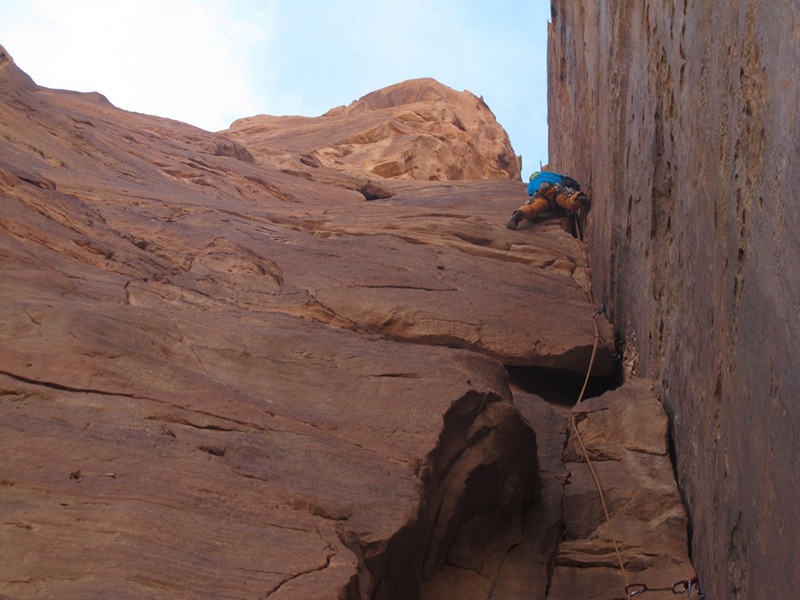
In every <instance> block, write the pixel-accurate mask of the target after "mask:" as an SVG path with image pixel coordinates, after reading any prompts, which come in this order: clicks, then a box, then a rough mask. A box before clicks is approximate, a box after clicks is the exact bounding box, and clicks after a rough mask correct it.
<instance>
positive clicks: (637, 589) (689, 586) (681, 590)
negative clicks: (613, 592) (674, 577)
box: [625, 577, 705, 600]
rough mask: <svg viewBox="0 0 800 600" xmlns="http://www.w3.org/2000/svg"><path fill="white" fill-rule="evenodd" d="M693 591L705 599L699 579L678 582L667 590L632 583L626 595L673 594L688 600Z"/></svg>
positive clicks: (627, 588)
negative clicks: (646, 593) (647, 593)
mask: <svg viewBox="0 0 800 600" xmlns="http://www.w3.org/2000/svg"><path fill="white" fill-rule="evenodd" d="M692 590H697V595H698V597H699V598H701V600H702V599H703V598H705V596H704V595H703V592H702V591H700V585H699V584H698V582H697V577H693V578H692V579H687V580H686V581H676V582H675V583H673V584H672V587H666V588H651V587H647V585H646V584H644V583H631V584H628V585H626V586H625V593H626V594H627V595H628V597H629V598H633V597H634V596H638V595H639V594H644V593H645V592H672V593H673V594H681V595H683V596H686V597H687V598H688V597H689V596H690V595H691V594H692Z"/></svg>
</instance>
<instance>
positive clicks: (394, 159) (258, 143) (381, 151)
mask: <svg viewBox="0 0 800 600" xmlns="http://www.w3.org/2000/svg"><path fill="white" fill-rule="evenodd" d="M225 133H226V134H227V135H228V136H230V137H231V138H232V139H234V140H237V141H239V142H242V143H243V144H245V145H246V146H247V147H248V148H251V149H254V150H255V151H256V155H257V156H258V157H259V160H260V161H261V162H262V163H264V164H270V163H272V164H275V163H276V161H280V160H281V159H282V160H283V161H284V162H285V161H286V160H287V159H286V156H285V154H284V152H285V151H290V152H295V153H297V152H299V153H303V154H305V155H306V156H307V158H306V162H310V161H319V164H322V165H325V166H327V167H331V168H334V169H336V170H338V171H347V172H350V173H356V174H359V175H360V174H362V173H366V174H368V176H369V177H378V178H389V179H416V180H435V181H460V180H483V179H510V180H513V181H519V179H520V168H521V162H520V159H519V157H518V156H517V155H516V154H515V153H514V150H513V148H512V147H511V143H510V141H509V139H508V134H506V132H505V130H504V129H503V128H502V127H501V126H500V125H499V124H498V123H497V121H496V120H495V117H494V115H493V114H492V111H491V110H490V109H489V107H488V106H486V104H485V103H484V102H483V99H482V98H478V97H476V96H475V95H473V94H472V93H470V92H468V91H464V92H456V91H455V90H453V89H451V88H449V87H447V86H444V85H442V84H440V83H439V82H437V81H436V80H434V79H415V80H411V81H406V82H403V83H399V84H396V85H393V86H390V87H388V88H384V89H382V90H378V91H376V92H372V93H371V94H367V95H366V96H364V97H363V98H361V99H360V100H357V101H355V102H353V103H352V104H350V105H349V106H346V107H345V106H342V107H339V108H335V109H332V110H330V111H328V112H327V113H326V114H325V115H323V116H322V117H316V118H309V117H271V116H265V115H259V116H256V117H248V118H245V119H240V120H238V121H236V122H234V123H233V125H232V126H231V128H230V130H228V131H227V132H225Z"/></svg>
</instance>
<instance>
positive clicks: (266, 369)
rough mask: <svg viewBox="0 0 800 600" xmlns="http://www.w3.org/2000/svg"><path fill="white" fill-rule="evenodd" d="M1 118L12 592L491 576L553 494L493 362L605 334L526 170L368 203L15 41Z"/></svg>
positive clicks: (520, 361)
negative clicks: (510, 223) (44, 59)
mask: <svg viewBox="0 0 800 600" xmlns="http://www.w3.org/2000/svg"><path fill="white" fill-rule="evenodd" d="M2 56H5V57H7V55H6V54H5V53H3V54H2ZM0 121H2V123H3V126H4V135H3V137H2V138H1V139H0V156H2V162H0V197H1V198H2V202H0V256H2V267H3V286H1V287H0V316H1V317H2V318H0V343H1V344H2V348H3V352H2V356H3V360H2V364H1V365H0V429H2V432H0V449H1V450H2V452H3V454H4V456H5V457H6V461H4V466H3V471H2V474H1V475H0V492H2V493H0V515H2V521H0V545H2V547H3V548H4V552H3V553H2V556H0V589H2V590H3V593H5V594H7V595H10V596H11V597H14V598H46V597H47V598H49V597H54V596H57V597H63V598H69V597H75V598H77V597H87V596H97V595H113V596H117V597H127V598H145V597H153V596H156V595H157V596H159V597H164V598H186V597H197V596H207V595H209V594H210V595H214V596H215V597H219V598H253V597H267V596H268V597H274V598H311V597H314V598H413V597H415V596H416V594H417V592H418V589H419V588H420V586H422V585H423V583H426V584H427V583H428V582H434V581H435V580H436V577H437V576H439V574H440V573H452V572H453V570H454V569H457V570H459V571H460V572H461V573H462V574H465V576H468V577H475V578H479V579H481V580H482V581H483V580H490V579H491V578H492V577H494V573H496V571H497V570H498V569H499V568H500V562H499V561H498V560H497V559H496V556H499V555H503V554H504V553H505V552H507V550H508V547H509V546H511V545H513V544H515V543H516V542H517V541H518V540H519V537H520V535H521V534H520V531H521V525H520V519H521V517H522V514H523V506H525V505H527V504H529V503H530V502H531V501H533V500H534V499H535V498H536V497H537V495H538V489H539V485H538V475H537V473H538V469H537V456H536V451H535V447H536V446H535V439H534V435H533V433H532V431H531V429H530V427H529V426H528V424H527V423H526V422H525V421H524V420H523V419H522V417H521V416H520V414H519V412H518V411H517V409H516V408H515V407H514V406H513V405H512V404H511V403H510V400H511V396H510V393H509V390H508V387H507V385H506V382H507V375H506V372H505V370H504V369H503V363H505V364H516V365H523V366H543V367H551V368H555V369H559V370H562V371H572V372H579V371H581V370H583V369H584V368H585V365H586V364H587V363H588V358H589V355H590V353H591V348H592V345H593V342H594V322H593V319H592V316H591V315H592V313H593V311H594V307H593V306H592V303H591V302H590V300H589V295H588V269H587V266H586V260H585V255H584V253H583V248H582V247H581V246H580V244H578V243H577V242H576V241H575V240H574V239H573V238H572V237H571V236H569V235H568V234H567V233H566V232H565V231H564V230H563V229H562V227H561V226H560V224H559V223H558V222H557V221H552V222H547V223H542V224H537V225H536V227H535V228H528V229H524V228H523V229H521V230H520V231H517V232H510V231H508V230H507V229H505V226H504V224H505V221H506V220H507V218H508V214H510V211H511V210H513V209H514V208H515V207H516V206H517V205H518V204H519V203H520V201H521V200H522V199H524V186H523V184H521V183H519V182H512V181H486V182H479V183H470V184H467V183H458V184H453V183H445V182H419V181H410V180H409V181H397V182H392V186H391V189H392V191H393V192H394V196H392V197H391V198H389V199H383V200H373V201H370V202H367V201H366V200H365V198H364V196H363V195H362V194H361V193H359V192H358V191H356V190H355V189H352V188H349V187H347V186H346V185H342V182H343V181H345V180H346V179H347V178H348V177H352V178H353V179H352V180H353V181H355V180H356V179H357V178H356V176H355V175H350V174H348V173H344V172H342V173H337V172H335V171H334V170H332V169H328V167H325V166H320V165H316V166H314V165H315V164H316V163H315V162H314V160H312V159H310V158H308V156H307V155H305V154H303V153H302V152H294V151H292V152H294V154H292V156H293V157H294V158H293V160H296V161H297V163H298V164H302V165H304V167H305V168H307V169H308V170H314V169H320V170H321V169H328V171H327V173H328V175H326V177H329V178H330V180H325V178H323V177H317V176H313V177H305V176H299V175H297V174H296V173H289V172H284V171H282V170H281V169H278V168H272V167H270V166H268V165H265V164H262V163H261V162H260V159H259V156H260V154H259V152H260V150H259V149H257V148H249V147H247V146H245V145H243V144H242V143H241V142H238V141H234V140H232V139H231V138H228V137H226V136H223V135H221V134H215V133H208V132H204V131H201V130H198V129H196V128H193V127H190V126H188V125H185V124H182V123H178V122H175V121H170V120H166V119H159V118H156V117H149V116H146V115H139V114H134V113H128V112H125V111H121V110H118V109H116V108H115V107H113V106H112V105H111V104H109V103H108V101H107V100H105V99H104V98H103V97H102V96H101V95H99V94H77V93H71V92H64V91H54V90H47V89H44V88H38V87H37V86H36V85H35V84H34V83H33V82H32V81H31V80H30V78H28V77H27V76H25V74H24V73H22V72H21V71H19V70H18V69H17V68H16V66H15V65H14V63H13V61H11V60H10V58H8V57H7V59H4V60H3V61H2V63H1V64H0ZM287 152H289V151H287ZM290 154H291V152H290ZM312 158H313V157H312ZM303 161H305V162H303ZM359 177H360V175H359ZM366 180H367V178H366V177H365V178H364V179H363V181H366ZM348 181H349V180H348ZM529 307H534V308H535V309H536V311H538V314H539V315H540V316H539V317H538V318H531V314H532V313H531V310H530V308H529ZM604 327H605V329H604V332H605V333H604V335H606V336H607V339H612V338H613V335H612V333H613V332H611V331H610V327H609V326H608V325H607V324H605V325H604ZM445 346H446V347H445ZM597 365H598V372H600V371H603V370H605V371H606V372H610V371H612V370H613V369H614V367H615V365H614V363H613V360H612V358H611V351H610V350H609V349H603V350H602V351H601V355H600V357H599V360H598V362H597ZM490 534H491V535H490ZM479 544H480V549H481V550H479ZM487 546H488V547H490V548H491V549H492V551H491V552H488V553H485V554H484V553H482V549H484V548H485V547H487ZM431 585H433V584H432V583H431Z"/></svg>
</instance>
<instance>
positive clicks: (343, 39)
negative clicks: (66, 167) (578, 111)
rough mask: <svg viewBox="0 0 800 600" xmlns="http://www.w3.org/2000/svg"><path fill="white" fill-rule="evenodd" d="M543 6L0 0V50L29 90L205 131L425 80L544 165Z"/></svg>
mask: <svg viewBox="0 0 800 600" xmlns="http://www.w3.org/2000/svg"><path fill="white" fill-rule="evenodd" d="M549 18H550V0H493V1H492V2H489V1H487V0H114V1H109V0H70V1H66V0H0V45H2V46H4V47H5V49H6V51H7V52H8V53H9V54H10V55H11V56H12V57H13V58H14V61H15V62H16V64H17V66H19V67H20V68H21V69H22V70H23V71H25V72H26V73H27V74H28V75H30V76H31V77H32V78H33V80H34V81H35V82H36V83H37V84H39V85H40V86H44V87H48V88H57V89H68V90H75V91H81V92H100V93H102V94H103V95H105V96H106V97H107V98H108V99H109V100H110V101H111V102H112V103H113V104H114V105H115V106H117V107H119V108H123V109H126V110H131V111H135V112H141V113H147V114H152V115H158V116H161V117H169V118H172V119H177V120H179V121H183V122H186V123H190V124H192V125H195V126H197V127H201V128H203V129H206V130H208V131H219V130H222V129H227V128H228V127H229V126H230V124H231V123H232V122H233V121H234V120H235V119H238V118H242V117H248V116H252V115H256V114H268V115H304V116H312V117H313V116H319V115H321V114H324V113H325V112H327V111H328V110H329V109H331V108H334V107H336V106H341V105H346V104H350V103H351V102H352V101H354V100H357V99H358V98H360V97H362V96H364V95H366V94H368V93H369V92H372V91H375V90H378V89H380V88H383V87H386V86H389V85H392V84H395V83H399V82H401V81H405V80H407V79H416V78H419V77H433V78H434V79H436V80H438V81H439V82H440V83H443V84H445V85H447V86H449V87H451V88H454V89H456V90H458V91H462V90H469V91H470V92H472V93H473V94H475V95H476V96H482V97H483V99H484V100H485V102H486V103H487V104H488V106H489V108H491V109H492V112H493V113H494V114H495V117H496V118H497V120H498V122H499V123H500V124H501V125H502V126H503V127H504V128H505V130H506V131H507V132H508V134H509V137H510V139H511V145H512V146H513V147H514V151H515V152H516V153H517V154H519V155H522V158H523V166H522V169H523V171H522V176H523V179H525V180H527V178H528V177H527V176H528V174H529V173H530V172H531V171H533V170H536V169H538V168H539V165H540V163H541V164H546V163H547V58H546V52H547V22H548V20H549Z"/></svg>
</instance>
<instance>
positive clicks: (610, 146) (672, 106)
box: [549, 0, 800, 598]
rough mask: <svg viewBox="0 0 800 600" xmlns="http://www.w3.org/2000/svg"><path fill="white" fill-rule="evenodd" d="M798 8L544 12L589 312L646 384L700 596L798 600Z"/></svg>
mask: <svg viewBox="0 0 800 600" xmlns="http://www.w3.org/2000/svg"><path fill="white" fill-rule="evenodd" d="M798 23H800V8H798V6H797V5H796V4H793V3H758V2H753V1H751V0H740V1H736V2H731V3H725V4H724V5H723V4H721V3H715V2H689V3H686V2H684V3H674V2H664V1H656V0H650V1H645V2H638V3H637V2H620V3H593V4H587V3H584V2H578V1H573V0H558V1H554V2H553V20H552V24H551V26H550V35H549V43H550V49H549V67H550V74H551V75H550V90H549V106H550V132H551V134H550V135H551V139H550V156H551V163H552V164H554V165H558V167H559V168H562V169H564V170H565V171H567V172H570V173H572V174H574V175H575V176H576V177H577V178H578V179H580V181H581V182H582V183H583V182H585V185H586V188H587V190H588V191H589V193H590V194H591V196H592V197H593V201H594V203H593V208H592V212H591V213H590V216H589V223H588V237H589V245H590V254H591V256H592V267H593V274H594V289H595V295H596V298H597V300H598V302H600V301H601V300H603V301H605V302H607V304H608V306H609V307H610V309H611V310H612V314H613V319H614V321H615V323H616V326H617V329H618V332H619V334H620V335H621V336H622V337H624V338H625V339H626V340H627V342H628V348H627V361H628V363H629V367H630V370H631V371H634V372H637V371H638V372H639V373H641V374H642V375H644V376H648V377H652V378H653V379H654V380H656V381H657V382H659V393H660V394H661V395H662V397H663V400H664V403H665V406H666V408H667V411H668V413H669V415H670V417H671V420H672V426H673V433H674V438H675V447H676V455H677V465H678V473H679V481H680V484H681V488H682V490H683V492H684V494H685V497H686V500H687V503H688V506H689V509H690V512H691V515H692V522H693V530H694V536H693V540H692V549H693V557H694V560H695V564H696V566H697V568H698V571H699V573H700V577H701V583H702V584H703V586H704V588H705V591H706V592H707V597H710V598H766V597H794V596H796V595H797V590H798V589H799V588H800V568H798V566H797V563H796V561H795V560H794V557H795V556H796V555H797V552H798V550H800V541H798V540H800V537H798V535H797V532H798V531H800V516H798V511H797V505H798V503H800V487H799V486H798V483H797V482H798V478H797V477H795V476H793V475H791V473H792V469H793V467H792V464H793V457H795V456H797V455H798V453H800V438H798V436H797V433H796V430H797V424H798V423H800V406H798V404H797V402H796V401H795V400H794V399H795V397H796V395H797V385H796V384H797V373H798V372H800V359H799V358H798V355H797V352H796V351H795V348H796V347H797V341H798V340H800V325H799V323H800V321H798V319H797V318H796V314H797V305H798V300H797V299H798V298H800V279H798V277H797V272H798V267H799V266H800V241H799V240H800V237H799V236H798V235H797V233H796V231H795V230H794V226H795V222H796V220H797V219H796V217H797V215H798V210H799V207H800V203H799V202H798V198H797V189H798V187H800V170H798V169H797V168H796V157H797V152H798V148H799V147H800V134H799V133H798V132H800V122H798V119H800V117H798V111H797V107H798V106H800V85H798V82H797V78H796V77H795V76H794V75H793V74H794V73H796V72H797V69H798V66H800V44H798V40H800V30H799V29H798V28H799V27H800V25H798Z"/></svg>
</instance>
